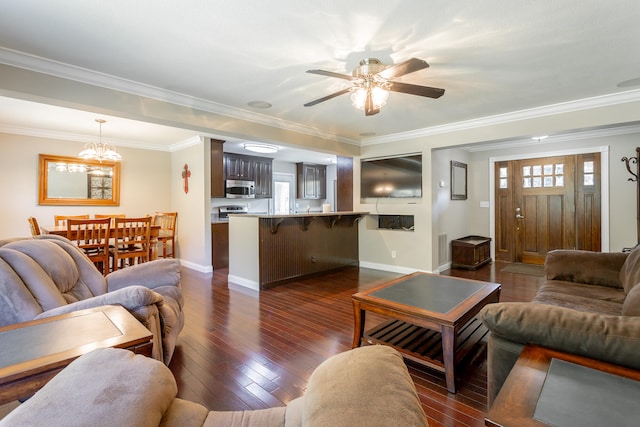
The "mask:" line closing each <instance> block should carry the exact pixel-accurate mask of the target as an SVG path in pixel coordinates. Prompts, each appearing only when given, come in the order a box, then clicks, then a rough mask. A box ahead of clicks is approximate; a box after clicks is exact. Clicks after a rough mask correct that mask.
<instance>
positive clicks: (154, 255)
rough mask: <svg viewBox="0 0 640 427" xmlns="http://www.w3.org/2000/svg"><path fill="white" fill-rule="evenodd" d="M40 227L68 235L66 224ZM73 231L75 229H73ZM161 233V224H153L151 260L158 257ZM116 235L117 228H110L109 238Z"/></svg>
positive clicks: (48, 231)
mask: <svg viewBox="0 0 640 427" xmlns="http://www.w3.org/2000/svg"><path fill="white" fill-rule="evenodd" d="M40 229H41V230H42V232H43V233H44V234H55V235H56V236H62V237H67V226H66V225H58V226H56V225H50V226H41V227H40ZM72 231H73V230H72ZM159 235H160V226H159V225H152V226H151V233H150V237H151V244H150V246H151V249H150V251H149V260H150V261H151V260H154V259H157V257H158V254H157V252H156V246H157V243H158V236H159ZM115 237H116V230H115V229H113V228H112V229H110V231H109V238H111V239H115ZM74 238H75V236H73V235H72V236H71V240H73V239H74Z"/></svg>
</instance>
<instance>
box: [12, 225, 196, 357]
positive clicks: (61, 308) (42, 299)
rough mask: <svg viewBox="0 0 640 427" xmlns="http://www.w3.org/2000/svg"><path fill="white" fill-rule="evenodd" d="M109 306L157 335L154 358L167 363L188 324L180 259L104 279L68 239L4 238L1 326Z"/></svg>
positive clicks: (145, 264)
mask: <svg viewBox="0 0 640 427" xmlns="http://www.w3.org/2000/svg"><path fill="white" fill-rule="evenodd" d="M111 304H118V305H122V306H123V307H124V308H126V309H127V310H128V311H129V312H130V313H132V314H133V315H134V316H135V317H136V318H137V319H138V320H139V321H140V322H141V323H142V324H143V325H144V326H146V327H147V328H148V329H149V330H150V331H151V332H152V333H153V357H154V358H156V359H158V360H162V361H164V362H165V363H166V364H168V363H169V361H170V360H171V356H172V355H173V350H174V348H175V343H176V340H177V338H178V334H179V333H180V331H181V330H182V327H183V325H184V315H183V313H182V304H183V298H182V293H181V290H180V264H179V262H178V261H176V260H173V259H166V260H164V259H163V260H157V261H151V262H148V263H144V264H139V265H136V266H133V267H129V268H125V269H122V270H118V271H115V272H113V273H111V274H109V275H107V276H106V277H105V276H103V275H102V273H101V272H100V271H99V270H98V269H97V268H96V267H95V265H94V264H93V263H92V262H91V261H90V260H89V259H88V258H87V257H86V256H85V255H84V253H83V252H82V251H81V250H80V249H78V248H77V247H76V246H74V245H73V244H72V243H71V242H70V241H69V240H67V239H65V238H64V237H58V236H51V235H43V236H36V237H35V238H28V239H12V240H4V241H0V326H6V325H12V324H15V323H20V322H25V321H29V320H33V319H39V318H42V317H50V316H55V315H58V314H64V313H69V312H72V311H76V310H82V309H86V308H92V307H98V306H101V305H111ZM69 333H73V331H69Z"/></svg>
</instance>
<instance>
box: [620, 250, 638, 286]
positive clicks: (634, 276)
mask: <svg viewBox="0 0 640 427" xmlns="http://www.w3.org/2000/svg"><path fill="white" fill-rule="evenodd" d="M620 282H621V283H622V287H623V288H624V293H625V294H628V293H629V292H630V291H631V289H632V288H633V287H634V286H636V285H637V284H638V283H640V246H638V247H637V248H636V249H634V250H633V251H631V253H630V254H629V255H628V256H627V259H626V261H625V262H624V264H622V268H621V269H620Z"/></svg>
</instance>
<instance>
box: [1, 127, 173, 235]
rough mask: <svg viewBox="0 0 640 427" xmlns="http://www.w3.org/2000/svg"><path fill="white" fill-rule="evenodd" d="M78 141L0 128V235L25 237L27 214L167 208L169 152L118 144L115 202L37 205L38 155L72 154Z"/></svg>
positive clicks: (47, 220) (43, 217)
mask: <svg viewBox="0 0 640 427" xmlns="http://www.w3.org/2000/svg"><path fill="white" fill-rule="evenodd" d="M82 146H83V144H82V143H80V142H70V141H60V140H54V139H47V138H38V137H32V136H21V135H13V134H3V133H0V186H1V187H0V190H1V194H2V205H1V207H0V238H8V237H20V236H29V235H30V232H29V226H28V224H27V218H28V217H29V216H34V217H36V218H37V219H38V222H39V223H40V225H53V216H54V215H57V214H63V215H65V214H69V215H74V214H85V213H88V214H91V215H93V214H96V213H126V214H127V215H130V216H138V215H139V216H144V215H147V214H153V213H154V212H155V211H156V210H158V211H162V210H169V209H171V196H170V193H169V192H168V191H167V190H166V189H167V188H168V186H169V177H168V176H167V174H166V171H167V170H168V168H169V165H170V162H171V155H170V154H169V153H165V152H159V151H147V150H138V149H132V148H121V147H118V151H119V152H120V153H121V154H122V157H123V160H122V171H121V188H120V206H39V205H38V154H40V153H42V154H55V155H62V156H76V155H77V154H78V152H79V151H80V150H81V149H82Z"/></svg>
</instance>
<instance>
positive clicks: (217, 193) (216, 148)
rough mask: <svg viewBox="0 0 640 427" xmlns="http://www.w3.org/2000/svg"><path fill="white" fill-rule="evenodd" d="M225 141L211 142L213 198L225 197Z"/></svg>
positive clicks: (215, 140)
mask: <svg viewBox="0 0 640 427" xmlns="http://www.w3.org/2000/svg"><path fill="white" fill-rule="evenodd" d="M223 144H224V141H220V140H218V139H212V140H211V197H216V198H220V197H225V190H224V153H223V152H222V145H223Z"/></svg>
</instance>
